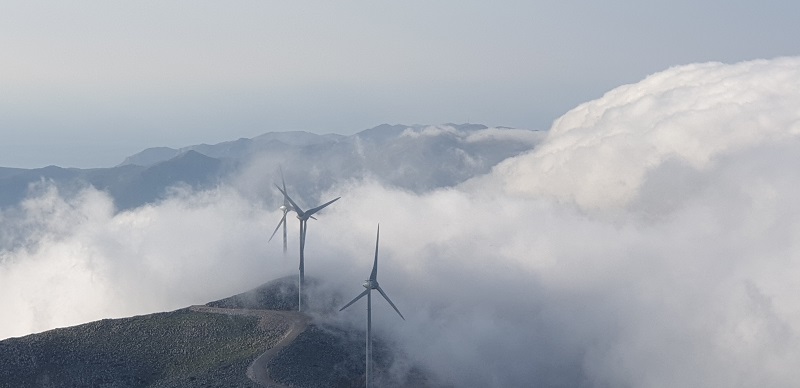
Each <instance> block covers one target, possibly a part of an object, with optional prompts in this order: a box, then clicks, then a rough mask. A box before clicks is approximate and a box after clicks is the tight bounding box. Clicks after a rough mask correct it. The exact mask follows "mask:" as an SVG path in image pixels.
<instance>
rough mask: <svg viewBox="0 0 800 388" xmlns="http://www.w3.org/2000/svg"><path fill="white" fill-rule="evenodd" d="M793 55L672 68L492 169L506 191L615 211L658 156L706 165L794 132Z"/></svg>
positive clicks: (799, 115) (566, 122) (799, 119)
mask: <svg viewBox="0 0 800 388" xmlns="http://www.w3.org/2000/svg"><path fill="white" fill-rule="evenodd" d="M799 63H800V59H798V58H783V59H775V60H771V61H766V60H763V61H752V62H742V63H738V64H734V65H726V64H721V63H705V64H693V65H687V66H680V67H675V68H671V69H668V70H666V71H664V72H661V73H657V74H654V75H652V76H649V77H647V78H646V79H644V80H643V81H641V82H639V83H636V84H633V85H625V86H621V87H619V88H616V89H614V90H612V91H610V92H608V93H606V94H605V95H604V96H603V97H602V98H600V99H598V100H595V101H590V102H587V103H584V104H582V105H580V106H578V107H576V108H575V109H573V110H571V111H569V112H568V113H567V114H565V115H564V116H562V117H561V118H559V119H558V120H556V121H555V123H554V124H553V127H552V129H551V130H550V133H549V137H548V139H547V141H546V143H545V144H543V145H542V146H541V147H538V148H537V149H536V150H535V151H534V152H531V153H530V154H527V155H525V156H522V157H519V158H517V159H512V160H509V161H507V162H506V163H504V164H503V165H502V166H500V168H498V172H497V173H498V174H501V175H507V177H504V178H503V179H504V181H503V183H504V185H505V187H506V189H507V190H508V191H510V192H514V193H523V194H526V195H532V196H536V197H538V196H548V197H553V198H556V199H558V200H561V201H568V202H574V203H575V204H577V205H578V206H579V207H581V208H585V209H592V208H606V207H621V206H624V205H626V204H627V203H628V202H630V201H631V200H633V199H634V198H635V197H636V195H637V194H638V192H639V190H640V188H641V185H642V183H643V181H644V180H645V177H646V174H647V173H648V172H649V171H652V170H654V169H656V168H657V167H658V166H661V165H663V164H664V163H666V162H668V161H669V162H676V163H686V164H688V165H690V166H691V167H692V168H694V169H699V170H703V169H707V168H710V167H711V166H712V165H713V163H714V162H715V161H716V160H717V159H718V158H719V157H721V156H724V155H727V154H730V153H732V152H736V151H739V150H742V149H744V148H750V147H757V146H760V145H763V144H766V143H779V142H782V141H785V140H787V139H791V138H794V137H796V136H797V135H798V134H799V133H800V109H797V107H798V106H800V93H798V92H797V91H798V90H800V66H799V65H798V64H799Z"/></svg>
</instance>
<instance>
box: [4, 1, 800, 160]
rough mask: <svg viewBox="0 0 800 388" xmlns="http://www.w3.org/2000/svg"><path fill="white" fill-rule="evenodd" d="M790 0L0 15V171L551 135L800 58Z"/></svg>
mask: <svg viewBox="0 0 800 388" xmlns="http://www.w3.org/2000/svg"><path fill="white" fill-rule="evenodd" d="M797 15H800V3H798V2H795V1H766V2H760V3H758V4H757V3H756V2H749V1H748V2H743V1H706V2H697V1H671V2H666V1H662V2H652V1H638V2H634V1H604V2H588V1H586V2H569V1H559V2H556V1H504V2H485V1H463V0H458V1H456V0H452V1H444V0H443V1H404V2H394V1H391V2H390V1H380V0H371V1H344V2H333V1H292V2H277V1H256V0H250V1H243V0H235V1H225V2H221V1H197V0H193V1H188V0H186V1H113V0H112V1H109V0H82V1H78V2H57V1H27V0H26V1H16V0H13V1H2V0H0V48H1V49H0V166H6V167H42V166H46V165H50V164H56V165H60V166H64V167H69V166H72V167H107V166H112V165H115V164H117V163H119V162H121V161H122V159H123V158H124V157H125V156H127V155H129V154H132V153H135V152H138V151H139V150H141V149H143V148H146V147H151V146H171V147H180V146H185V145H190V144H196V143H216V142H220V141H225V140H233V139H236V138H239V137H253V136H257V135H259V134H261V133H264V132H269V131H282V130H307V131H311V132H318V133H329V132H335V133H341V134H351V133H354V132H357V131H359V130H362V129H366V128H369V127H372V126H375V125H378V124H381V123H392V124H396V123H404V124H413V123H420V124H438V123H444V122H466V121H470V122H478V123H483V124H487V125H506V126H514V127H522V128H539V129H546V128H548V127H549V125H550V123H551V122H552V120H554V119H555V118H557V117H559V116H560V115H561V114H563V113H565V112H566V111H567V110H569V109H571V108H573V107H574V106H576V105H578V104H580V103H582V102H585V101H588V100H591V99H594V98H597V97H599V96H601V95H602V94H603V93H604V92H606V91H608V90H610V89H612V88H614V87H616V86H619V85H621V84H626V83H632V82H636V81H638V80H640V79H642V78H643V77H645V76H646V75H648V74H652V73H654V72H657V71H660V70H664V69H666V68H668V67H670V66H673V65H679V64H686V63H691V62H702V61H723V62H737V61H741V60H750V59H756V58H773V57H776V56H794V55H800V42H798V40H797V36H800V23H797Z"/></svg>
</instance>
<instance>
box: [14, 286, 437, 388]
mask: <svg viewBox="0 0 800 388" xmlns="http://www.w3.org/2000/svg"><path fill="white" fill-rule="evenodd" d="M296 300H297V288H296V286H295V285H294V277H293V276H291V277H286V278H281V279H277V280H275V281H272V282H269V283H266V284H264V285H262V286H261V287H258V288H256V289H254V290H251V291H248V292H245V293H242V294H239V295H235V296H233V297H230V298H226V299H222V300H219V301H215V302H211V303H208V304H207V305H206V306H202V307H193V308H185V309H181V310H177V311H172V312H165V313H157V314H151V315H143V316H137V317H131V318H123V319H104V320H101V321H97V322H92V323H87V324H84V325H79V326H74V327H68V328H61V329H55V330H50V331H47V332H44V333H39V334H33V335H28V336H25V337H20V338H10V339H7V340H4V341H0V387H9V388H10V387H15V388H16V387H223V386H224V387H258V386H259V385H258V384H257V383H255V382H254V381H252V380H250V378H248V376H247V370H248V367H249V366H250V365H251V363H253V360H255V359H256V358H257V357H258V356H259V355H261V354H263V353H264V352H266V351H267V350H269V349H270V348H272V347H273V346H276V344H278V343H279V342H280V341H281V339H283V338H284V336H285V335H286V334H287V331H288V330H289V326H290V325H289V324H288V323H287V320H286V319H270V317H274V314H275V313H270V312H271V311H286V312H285V313H282V314H284V316H285V314H296V315H295V316H299V315H301V314H298V313H288V311H289V310H292V309H294V308H296V306H297V304H296ZM289 318H291V316H289ZM303 319H306V320H308V319H309V318H308V317H304V318H303ZM303 327H305V323H304V324H303ZM374 348H375V359H376V366H375V373H376V381H382V382H383V384H382V386H408V387H420V386H426V385H427V383H426V382H425V380H426V379H425V376H424V374H423V372H422V370H421V369H420V368H418V367H412V368H407V370H405V371H402V373H401V374H400V375H399V376H398V374H397V372H396V371H395V372H394V373H393V374H390V373H389V372H388V370H389V369H390V365H392V363H393V362H394V361H395V359H396V358H398V357H401V356H402V355H398V354H395V352H393V351H392V349H390V347H388V346H387V345H386V344H385V343H384V342H381V341H380V340H378V341H376V342H375V344H374ZM267 365H268V374H269V377H270V378H271V379H272V381H275V382H277V383H278V384H283V385H284V386H291V387H357V386H363V384H364V380H363V379H364V377H363V376H364V333H363V332H350V331H347V330H343V329H341V328H335V327H330V326H327V325H324V324H321V323H316V324H311V325H309V326H308V328H307V329H306V330H305V331H303V332H301V333H299V335H297V337H296V338H295V339H294V340H292V341H291V342H290V343H288V344H287V345H286V346H285V347H283V348H281V350H279V351H277V352H276V354H275V355H274V356H273V357H272V358H271V359H270V360H268V363H267Z"/></svg>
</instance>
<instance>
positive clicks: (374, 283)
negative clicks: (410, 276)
mask: <svg viewBox="0 0 800 388" xmlns="http://www.w3.org/2000/svg"><path fill="white" fill-rule="evenodd" d="M380 237H381V226H380V224H379V225H378V235H377V237H376V238H375V262H374V263H373V264H372V274H370V275H369V279H367V280H365V281H364V284H363V286H364V288H366V290H364V292H362V293H361V294H359V295H358V296H357V297H355V299H353V300H351V301H350V303H348V304H346V305H344V307H342V308H341V309H339V311H342V310H344V309H346V308H347V307H349V306H350V305H351V304H353V303H355V302H356V301H357V300H359V299H361V298H363V297H364V295H366V296H367V345H366V346H367V362H366V380H367V388H370V387H371V386H372V294H371V291H372V290H378V292H380V293H381V295H382V296H383V298H384V299H386V301H387V302H389V304H390V305H392V308H394V311H397V314H398V315H400V318H403V320H404V321H405V320H406V318H405V317H403V314H400V310H398V309H397V306H395V305H394V303H392V300H391V299H389V296H388V295H386V293H385V292H383V289H382V288H381V286H379V285H378V241H379V240H380Z"/></svg>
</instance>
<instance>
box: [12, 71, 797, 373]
mask: <svg viewBox="0 0 800 388" xmlns="http://www.w3.org/2000/svg"><path fill="white" fill-rule="evenodd" d="M798 107H800V58H778V59H773V60H760V61H751V62H743V63H737V64H720V63H705V64H692V65H686V66H680V67H675V68H671V69H667V70H665V71H663V72H660V73H657V74H653V75H651V76H649V77H647V78H646V79H644V80H642V81H641V82H639V83H636V84H632V85H625V86H621V87H619V88H616V89H614V90H612V91H609V92H608V93H607V94H606V95H604V96H603V97H601V98H600V99H598V100H595V101H589V102H587V103H585V104H582V105H580V106H578V107H576V108H575V109H573V110H571V111H569V112H567V113H566V114H565V115H563V116H562V117H561V118H559V119H558V120H556V121H555V122H554V124H553V126H552V128H551V129H550V131H549V134H548V137H547V139H546V140H545V141H544V142H543V143H541V144H540V145H539V146H537V147H536V148H534V149H533V150H531V151H530V152H528V153H526V154H523V155H520V156H518V157H515V158H511V159H508V160H506V161H504V162H503V163H501V164H500V165H498V166H497V167H496V168H495V169H494V170H493V171H492V172H491V173H490V174H488V175H485V176H480V177H475V178H473V179H472V180H470V181H468V182H466V183H464V184H462V185H460V186H458V187H455V188H450V189H441V190H436V191H433V192H428V193H425V194H414V193H411V192H407V191H402V190H398V189H394V188H387V187H384V186H382V185H381V184H379V183H376V182H374V181H369V180H367V181H350V182H340V183H339V184H337V185H335V186H334V187H333V188H332V189H331V190H330V191H329V192H326V193H321V194H320V198H322V200H328V199H330V198H333V197H336V196H342V199H341V200H339V201H337V202H336V203H335V204H333V205H331V206H330V207H328V208H326V209H325V210H324V211H323V212H321V213H319V214H318V218H319V219H318V220H316V221H314V220H312V221H310V222H309V227H308V240H307V247H306V274H307V276H311V277H316V278H320V279H321V280H323V281H324V282H325V285H324V287H326V290H325V291H326V292H327V291H328V290H336V291H337V292H341V294H342V298H343V300H342V302H343V303H344V302H346V301H347V300H349V299H350V298H352V297H354V296H356V295H357V294H358V293H359V292H361V291H362V288H361V282H362V281H363V279H365V278H366V277H368V276H369V271H370V269H371V261H372V255H373V249H374V241H375V240H374V239H375V228H376V225H377V223H378V222H380V224H381V245H380V260H381V261H380V270H379V276H378V279H379V281H380V283H381V286H382V288H383V289H384V290H385V291H386V292H387V293H388V295H389V296H390V297H391V298H392V300H393V301H394V302H395V304H396V305H397V307H398V308H399V309H400V311H401V312H402V313H403V314H404V315H405V317H406V321H403V320H401V319H400V318H399V317H397V315H396V314H395V313H394V311H392V309H391V307H390V306H389V305H388V304H387V303H385V302H384V301H382V300H381V299H376V301H375V303H374V311H373V319H374V324H375V327H376V330H377V331H378V332H379V334H380V335H381V336H383V337H384V338H387V339H388V340H390V341H394V342H395V343H396V344H397V346H398V347H400V348H401V349H402V350H403V351H404V352H405V353H406V354H407V355H408V358H409V360H410V361H411V362H416V363H419V364H421V365H424V366H425V367H426V368H428V369H429V373H431V374H432V375H433V376H435V377H436V378H438V379H440V380H441V381H442V382H444V383H449V384H454V385H456V386H475V387H479V386H480V387H486V386H494V387H505V386H530V385H536V386H587V387H612V386H613V387H618V386H635V387H675V386H716V387H733V386H764V387H783V386H791V385H793V384H795V383H796V381H798V380H800V371H798V369H797V368H796V365H798V363H800V341H799V340H798V334H800V301H798V298H797V297H796V296H797V295H798V292H800V282H798V281H797V279H800V259H798V252H800V246H798V244H800V243H799V242H800V184H799V183H798V182H800V172H798V169H797V167H796V166H798V165H800V108H798ZM430 135H435V134H433V133H431V134H430ZM249 171H257V166H256V167H254V168H251V169H249ZM276 179H279V177H276ZM264 192H265V193H267V194H266V195H268V196H270V198H268V199H267V200H265V201H263V202H254V201H252V200H251V199H248V198H246V197H245V196H242V195H240V194H239V191H238V189H237V188H236V187H219V188H217V189H215V190H212V191H207V192H189V191H186V190H181V189H175V191H174V193H173V195H172V196H170V197H169V199H167V200H164V201H163V202H160V203H157V204H153V205H150V206H146V207H143V208H139V209H135V210H131V211H126V212H119V213H117V212H115V211H114V208H113V204H112V201H111V199H110V198H109V197H108V196H107V195H105V194H104V193H100V192H97V191H94V190H91V189H87V190H84V191H81V192H79V193H72V194H66V193H59V192H58V191H56V190H55V189H54V188H52V187H51V186H49V185H48V184H47V183H46V182H43V183H42V184H40V185H38V186H37V187H34V188H32V193H31V196H30V198H29V199H28V200H26V201H25V202H24V203H23V204H21V205H20V206H19V207H18V208H14V209H9V210H6V211H4V212H3V213H2V214H0V217H2V224H3V225H4V228H3V229H4V230H3V231H2V232H1V233H2V234H0V236H2V240H1V241H2V244H3V248H2V251H1V253H0V254H1V255H2V256H1V259H0V260H2V265H0V306H2V308H3V312H4V314H3V316H4V318H3V320H2V321H0V338H6V337H10V336H20V335H25V334H28V333H32V332H37V331H42V330H47V329H50V328H54V327H60V326H65V325H72V324H77V323H81V322H87V321H91V320H95V319H100V318H108V317H121V316H127V315H132V314H143V313H150V312H155V311H163V310H169V309H176V308H180V307H185V306H187V305H189V304H195V303H206V302H208V301H210V300H213V299H215V298H222V297H225V296H229V295H232V294H234V293H237V292H241V291H244V290H246V289H249V288H252V287H254V286H256V285H258V284H260V283H262V282H265V281H268V280H271V279H274V278H276V277H279V276H283V275H289V274H294V273H295V272H296V260H297V258H296V246H297V231H296V229H297V221H296V220H294V219H289V226H290V229H289V230H290V233H289V238H290V248H294V249H290V251H289V252H290V254H289V257H287V258H284V257H283V254H282V251H281V247H280V241H278V240H276V241H273V242H271V243H270V244H267V242H266V239H267V238H268V236H269V234H270V233H271V232H272V229H273V228H274V226H275V224H276V223H277V222H278V220H279V219H280V215H281V214H280V212H279V211H278V210H277V205H275V204H277V203H278V201H279V200H280V197H279V193H277V190H271V189H269V187H264ZM305 205H306V206H314V205H316V204H305ZM318 292H319V291H318ZM363 307H364V306H363V303H362V301H360V302H359V303H357V304H356V305H354V306H353V307H351V308H349V309H347V310H345V311H344V312H342V313H338V314H336V315H334V316H327V315H324V316H323V315H320V316H318V319H324V320H327V321H328V322H334V323H339V324H346V325H351V326H352V327H356V328H360V327H362V326H363V321H364V313H365V312H364V308H363ZM403 368H404V366H403V365H400V364H398V365H397V366H396V370H395V371H396V372H397V373H402V372H403Z"/></svg>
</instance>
